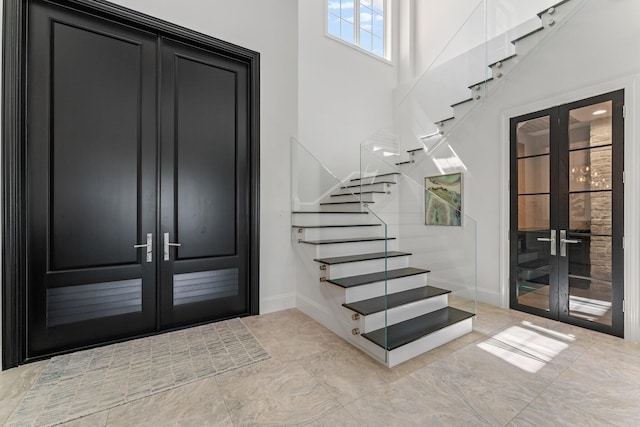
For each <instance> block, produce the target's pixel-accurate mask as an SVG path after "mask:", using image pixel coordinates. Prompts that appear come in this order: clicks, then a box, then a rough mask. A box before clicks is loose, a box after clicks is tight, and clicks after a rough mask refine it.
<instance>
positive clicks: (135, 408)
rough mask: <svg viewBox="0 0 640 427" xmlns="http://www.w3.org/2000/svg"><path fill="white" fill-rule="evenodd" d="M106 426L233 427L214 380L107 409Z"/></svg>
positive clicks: (188, 385)
mask: <svg viewBox="0 0 640 427" xmlns="http://www.w3.org/2000/svg"><path fill="white" fill-rule="evenodd" d="M106 425H108V426H191V425H193V426H205V425H215V426H233V423H232V422H231V417H230V416H229V412H228V411H227V406H226V405H225V403H224V400H223V398H222V394H221V392H220V390H219V388H218V385H217V383H216V381H215V379H214V378H208V379H205V380H202V381H198V382H195V383H191V384H187V385H184V386H180V387H176V388H174V389H171V390H168V391H165V392H161V393H157V394H154V395H151V396H148V397H144V398H142V399H138V400H135V401H133V402H130V403H126V404H124V405H120V406H117V407H115V408H112V409H111V410H109V416H108V420H107V424H106Z"/></svg>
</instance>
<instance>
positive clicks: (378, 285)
mask: <svg viewBox="0 0 640 427" xmlns="http://www.w3.org/2000/svg"><path fill="white" fill-rule="evenodd" d="M426 285H427V274H426V273H425V274H416V275H413V276H407V277H401V278H398V279H390V280H387V284H386V293H387V294H391V293H394V292H402V291H408V290H409V289H415V288H420V287H423V286H426ZM330 286H334V285H330ZM384 294H385V283H384V281H382V282H374V283H368V284H366V285H362V286H354V287H352V288H346V289H345V302H347V303H350V302H354V301H362V300H365V299H369V298H375V297H379V296H381V295H384Z"/></svg>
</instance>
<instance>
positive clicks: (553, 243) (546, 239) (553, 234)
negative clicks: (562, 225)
mask: <svg viewBox="0 0 640 427" xmlns="http://www.w3.org/2000/svg"><path fill="white" fill-rule="evenodd" d="M550 236H551V237H538V242H551V245H549V246H551V248H550V250H551V255H553V256H555V255H556V230H551V234H550Z"/></svg>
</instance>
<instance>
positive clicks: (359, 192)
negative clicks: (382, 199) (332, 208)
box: [331, 190, 387, 197]
mask: <svg viewBox="0 0 640 427" xmlns="http://www.w3.org/2000/svg"><path fill="white" fill-rule="evenodd" d="M356 194H387V192H386V191H382V190H378V191H354V192H353V193H347V194H332V195H331V197H340V196H355V195H356Z"/></svg>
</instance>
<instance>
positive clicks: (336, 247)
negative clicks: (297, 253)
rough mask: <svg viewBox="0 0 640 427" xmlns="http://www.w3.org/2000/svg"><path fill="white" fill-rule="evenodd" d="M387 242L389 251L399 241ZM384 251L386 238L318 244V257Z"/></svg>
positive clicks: (393, 248)
mask: <svg viewBox="0 0 640 427" xmlns="http://www.w3.org/2000/svg"><path fill="white" fill-rule="evenodd" d="M386 242H387V249H386V250H387V251H392V250H395V247H396V245H397V243H395V240H387V241H386ZM304 244H306V243H301V245H304ZM384 251H385V241H384V240H374V241H370V242H352V243H329V244H326V245H316V258H331V257H336V256H345V255H358V254H368V253H373V252H384Z"/></svg>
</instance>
